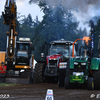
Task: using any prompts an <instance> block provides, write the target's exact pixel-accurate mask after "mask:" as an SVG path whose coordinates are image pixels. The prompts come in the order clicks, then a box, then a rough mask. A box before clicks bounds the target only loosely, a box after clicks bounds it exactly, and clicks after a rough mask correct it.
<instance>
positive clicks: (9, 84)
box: [0, 83, 18, 86]
mask: <svg viewBox="0 0 100 100" xmlns="http://www.w3.org/2000/svg"><path fill="white" fill-rule="evenodd" d="M13 85H18V84H16V83H0V86H13Z"/></svg>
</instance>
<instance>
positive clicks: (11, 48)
mask: <svg viewBox="0 0 100 100" xmlns="http://www.w3.org/2000/svg"><path fill="white" fill-rule="evenodd" d="M16 8H17V7H16V2H15V0H6V3H5V9H4V12H3V13H2V15H3V17H4V24H6V25H9V32H7V47H6V59H5V60H6V61H5V64H6V65H7V68H9V67H12V69H13V65H14V64H15V52H16V39H17V32H16V12H17V11H16ZM10 69H11V68H10Z"/></svg>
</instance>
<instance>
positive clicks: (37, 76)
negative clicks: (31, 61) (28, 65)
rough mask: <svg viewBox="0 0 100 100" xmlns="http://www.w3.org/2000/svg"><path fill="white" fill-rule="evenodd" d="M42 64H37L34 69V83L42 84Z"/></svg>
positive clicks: (43, 65)
mask: <svg viewBox="0 0 100 100" xmlns="http://www.w3.org/2000/svg"><path fill="white" fill-rule="evenodd" d="M44 67H45V64H44V63H37V64H36V65H35V69H34V75H33V77H34V83H42V82H43V73H44Z"/></svg>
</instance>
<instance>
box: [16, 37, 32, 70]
mask: <svg viewBox="0 0 100 100" xmlns="http://www.w3.org/2000/svg"><path fill="white" fill-rule="evenodd" d="M16 47H17V50H16V65H15V68H19V69H20V68H23V69H27V68H30V59H31V57H32V53H33V46H32V42H30V38H19V41H17V43H16Z"/></svg>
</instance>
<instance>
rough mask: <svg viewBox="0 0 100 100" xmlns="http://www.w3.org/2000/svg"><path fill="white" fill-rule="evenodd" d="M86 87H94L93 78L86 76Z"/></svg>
mask: <svg viewBox="0 0 100 100" xmlns="http://www.w3.org/2000/svg"><path fill="white" fill-rule="evenodd" d="M87 88H88V90H93V89H94V81H93V78H88V81H87Z"/></svg>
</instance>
